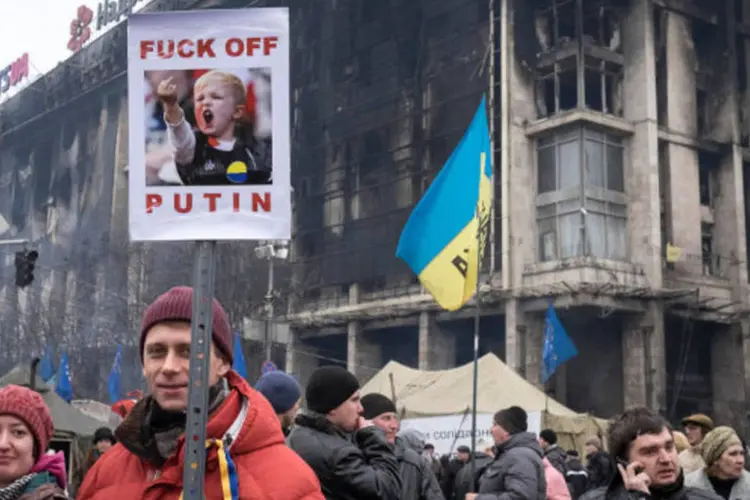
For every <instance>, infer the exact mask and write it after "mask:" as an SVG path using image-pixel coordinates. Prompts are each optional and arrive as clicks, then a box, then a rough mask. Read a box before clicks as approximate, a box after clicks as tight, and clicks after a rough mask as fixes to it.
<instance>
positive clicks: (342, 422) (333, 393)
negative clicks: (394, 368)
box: [287, 366, 401, 500]
mask: <svg viewBox="0 0 750 500" xmlns="http://www.w3.org/2000/svg"><path fill="white" fill-rule="evenodd" d="M305 400H306V404H307V408H306V409H305V410H303V411H301V412H300V413H299V414H298V415H297V418H296V420H295V424H296V426H295V427H294V428H293V429H292V432H291V433H290V434H289V437H288V438H287V444H288V445H289V447H290V448H291V449H293V450H294V451H296V452H297V453H298V454H299V455H300V456H301V457H302V459H303V460H304V461H305V462H307V464H308V465H309V466H310V467H311V468H312V469H313V470H314V471H315V474H316V475H317V476H318V479H319V480H320V485H321V489H322V490H323V495H325V497H326V500H400V499H401V477H400V475H399V465H398V460H397V459H396V455H395V454H394V452H393V449H392V448H391V446H390V445H389V444H388V441H386V438H385V434H384V433H383V431H382V430H380V429H379V428H377V427H375V426H374V425H372V422H370V421H368V420H365V419H364V417H362V416H361V413H362V411H363V409H362V404H361V402H360V393H359V382H358V381H357V378H356V377H355V376H354V375H352V374H351V373H349V372H348V371H346V370H345V369H344V368H342V367H340V366H323V367H321V368H318V369H317V370H315V371H314V372H313V374H312V376H311V377H310V381H309V382H308V384H307V388H306V390H305Z"/></svg>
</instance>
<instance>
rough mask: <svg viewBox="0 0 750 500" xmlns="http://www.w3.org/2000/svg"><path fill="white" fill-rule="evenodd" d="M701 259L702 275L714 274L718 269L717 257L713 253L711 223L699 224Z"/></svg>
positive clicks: (712, 228) (712, 229)
mask: <svg viewBox="0 0 750 500" xmlns="http://www.w3.org/2000/svg"><path fill="white" fill-rule="evenodd" d="M701 259H702V261H703V275H704V276H715V275H716V271H717V270H718V263H719V262H718V257H717V256H716V255H714V227H713V224H708V223H705V222H704V223H702V224H701Z"/></svg>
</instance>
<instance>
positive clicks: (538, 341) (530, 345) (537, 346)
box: [524, 313, 544, 389]
mask: <svg viewBox="0 0 750 500" xmlns="http://www.w3.org/2000/svg"><path fill="white" fill-rule="evenodd" d="M524 323H525V326H526V352H525V354H526V356H525V359H524V365H525V377H526V380H528V381H529V382H531V383H532V384H534V385H535V386H537V387H539V388H540V389H544V386H543V384H542V350H543V348H544V317H543V316H542V315H540V314H532V313H526V314H524Z"/></svg>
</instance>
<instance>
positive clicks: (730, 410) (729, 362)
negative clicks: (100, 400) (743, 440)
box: [711, 325, 746, 430]
mask: <svg viewBox="0 0 750 500" xmlns="http://www.w3.org/2000/svg"><path fill="white" fill-rule="evenodd" d="M742 353H743V346H742V327H741V325H731V326H725V327H720V326H719V325H716V327H715V329H714V333H713V335H712V336H711V385H712V390H713V415H712V417H713V418H714V421H717V422H722V423H723V425H731V426H732V427H734V428H735V429H738V430H743V429H744V427H745V425H746V421H745V420H746V419H745V409H744V406H745V404H744V402H745V390H744V386H743V384H741V383H738V382H739V381H740V380H744V361H743V356H742Z"/></svg>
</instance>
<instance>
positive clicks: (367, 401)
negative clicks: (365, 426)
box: [361, 392, 396, 420]
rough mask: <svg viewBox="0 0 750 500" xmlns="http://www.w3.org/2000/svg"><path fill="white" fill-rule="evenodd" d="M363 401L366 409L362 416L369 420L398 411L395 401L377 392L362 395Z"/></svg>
mask: <svg viewBox="0 0 750 500" xmlns="http://www.w3.org/2000/svg"><path fill="white" fill-rule="evenodd" d="M361 403H362V408H364V410H365V411H364V413H363V414H362V416H363V417H365V418H366V419H367V420H372V419H373V418H375V417H377V416H378V415H382V414H383V413H396V405H394V404H393V401H391V400H390V399H388V398H387V397H385V396H383V395H382V394H378V393H377V392H373V393H372V394H367V395H366V396H362V400H361Z"/></svg>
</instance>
